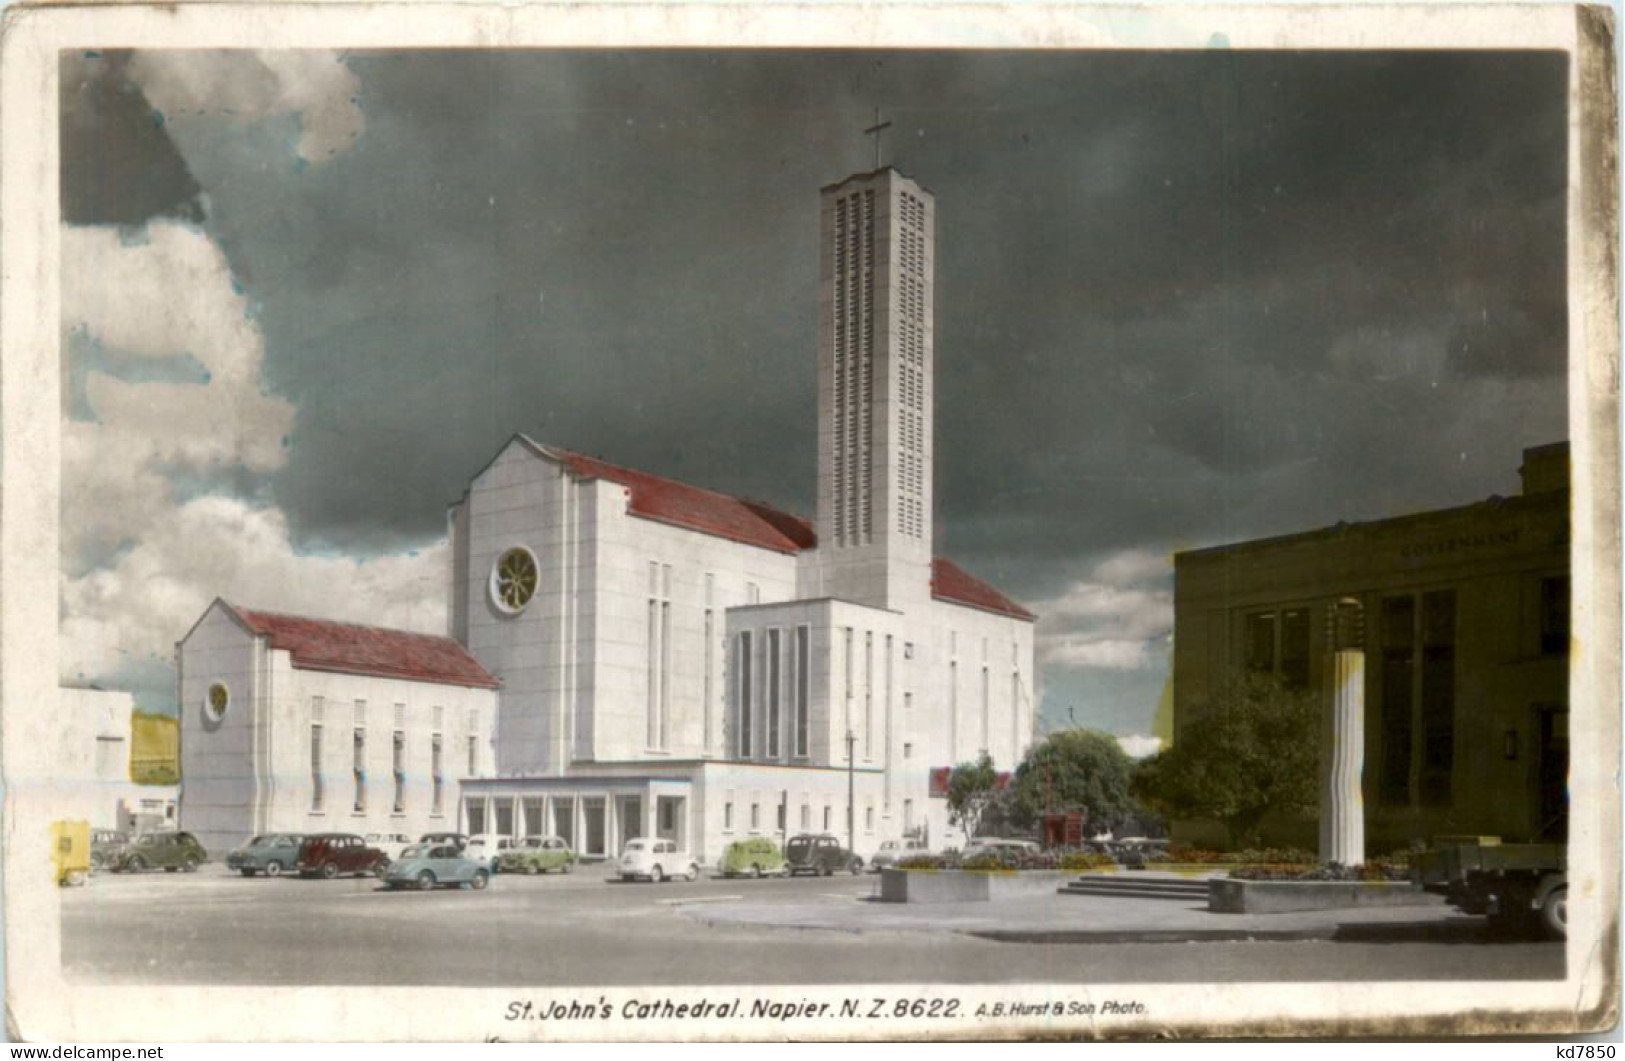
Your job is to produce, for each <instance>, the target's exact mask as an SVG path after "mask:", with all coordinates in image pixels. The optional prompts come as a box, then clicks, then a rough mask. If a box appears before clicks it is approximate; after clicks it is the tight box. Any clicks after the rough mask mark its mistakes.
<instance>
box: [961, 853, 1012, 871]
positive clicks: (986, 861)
mask: <svg viewBox="0 0 1625 1061" xmlns="http://www.w3.org/2000/svg"><path fill="white" fill-rule="evenodd" d="M959 868H960V869H970V870H984V871H985V870H995V869H1008V868H1013V867H1007V866H1006V865H1005V864H1004V859H1002V858H1000V857H999V856H998V855H994V854H985V855H977V856H976V857H975V858H971V859H967V860H966V861H964V862H961V863H960V864H959Z"/></svg>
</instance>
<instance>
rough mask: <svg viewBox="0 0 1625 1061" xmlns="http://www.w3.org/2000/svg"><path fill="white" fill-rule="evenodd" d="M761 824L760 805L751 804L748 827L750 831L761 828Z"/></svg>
mask: <svg viewBox="0 0 1625 1061" xmlns="http://www.w3.org/2000/svg"><path fill="white" fill-rule="evenodd" d="M761 824H762V805H761V804H760V803H754V802H753V803H752V804H751V805H750V827H751V828H752V829H758V828H760V827H761Z"/></svg>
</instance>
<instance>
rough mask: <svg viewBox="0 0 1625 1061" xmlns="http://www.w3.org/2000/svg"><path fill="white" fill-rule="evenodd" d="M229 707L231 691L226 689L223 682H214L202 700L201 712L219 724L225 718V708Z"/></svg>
mask: <svg viewBox="0 0 1625 1061" xmlns="http://www.w3.org/2000/svg"><path fill="white" fill-rule="evenodd" d="M230 706H231V690H230V689H227V688H226V685H225V683H224V682H215V683H214V684H213V685H211V686H209V694H208V696H206V697H204V699H203V710H204V711H206V712H208V714H209V717H210V718H211V719H213V720H214V721H216V722H219V721H220V720H221V719H222V718H224V717H225V716H226V708H228V707H230Z"/></svg>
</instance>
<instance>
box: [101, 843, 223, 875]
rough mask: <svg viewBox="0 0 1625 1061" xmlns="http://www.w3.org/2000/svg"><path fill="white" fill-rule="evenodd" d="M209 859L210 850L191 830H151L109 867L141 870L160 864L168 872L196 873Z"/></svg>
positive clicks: (124, 870) (122, 871)
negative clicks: (205, 848) (188, 831)
mask: <svg viewBox="0 0 1625 1061" xmlns="http://www.w3.org/2000/svg"><path fill="white" fill-rule="evenodd" d="M207 861H209V853H208V852H207V851H205V850H203V845H202V844H200V843H198V842H197V837H195V836H193V835H192V834H191V833H148V834H147V835H145V836H143V837H141V838H140V839H139V840H137V841H136V842H135V843H133V844H131V845H130V846H129V847H127V848H125V849H124V851H123V853H121V854H120V855H119V856H118V858H116V859H115V860H113V861H112V862H111V863H110V864H109V866H108V868H109V869H111V870H113V871H114V872H117V873H139V872H141V871H142V870H144V869H158V868H159V867H162V868H163V869H164V871H165V872H168V873H174V872H175V871H176V870H179V869H183V870H185V871H186V872H188V873H195V872H197V868H198V867H199V866H201V865H203V863H205V862H207Z"/></svg>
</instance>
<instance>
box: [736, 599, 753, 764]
mask: <svg viewBox="0 0 1625 1061" xmlns="http://www.w3.org/2000/svg"><path fill="white" fill-rule="evenodd" d="M737 651H738V661H737V662H738V666H737V667H735V668H734V669H735V670H737V671H738V672H739V679H738V690H739V692H738V701H739V727H738V728H739V758H741V759H749V758H750V747H751V732H750V722H751V714H752V713H753V710H754V708H753V706H752V704H751V695H750V694H751V673H750V670H751V668H750V664H751V636H750V631H749V630H744V631H741V632H740V634H739V647H738V649H737Z"/></svg>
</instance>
